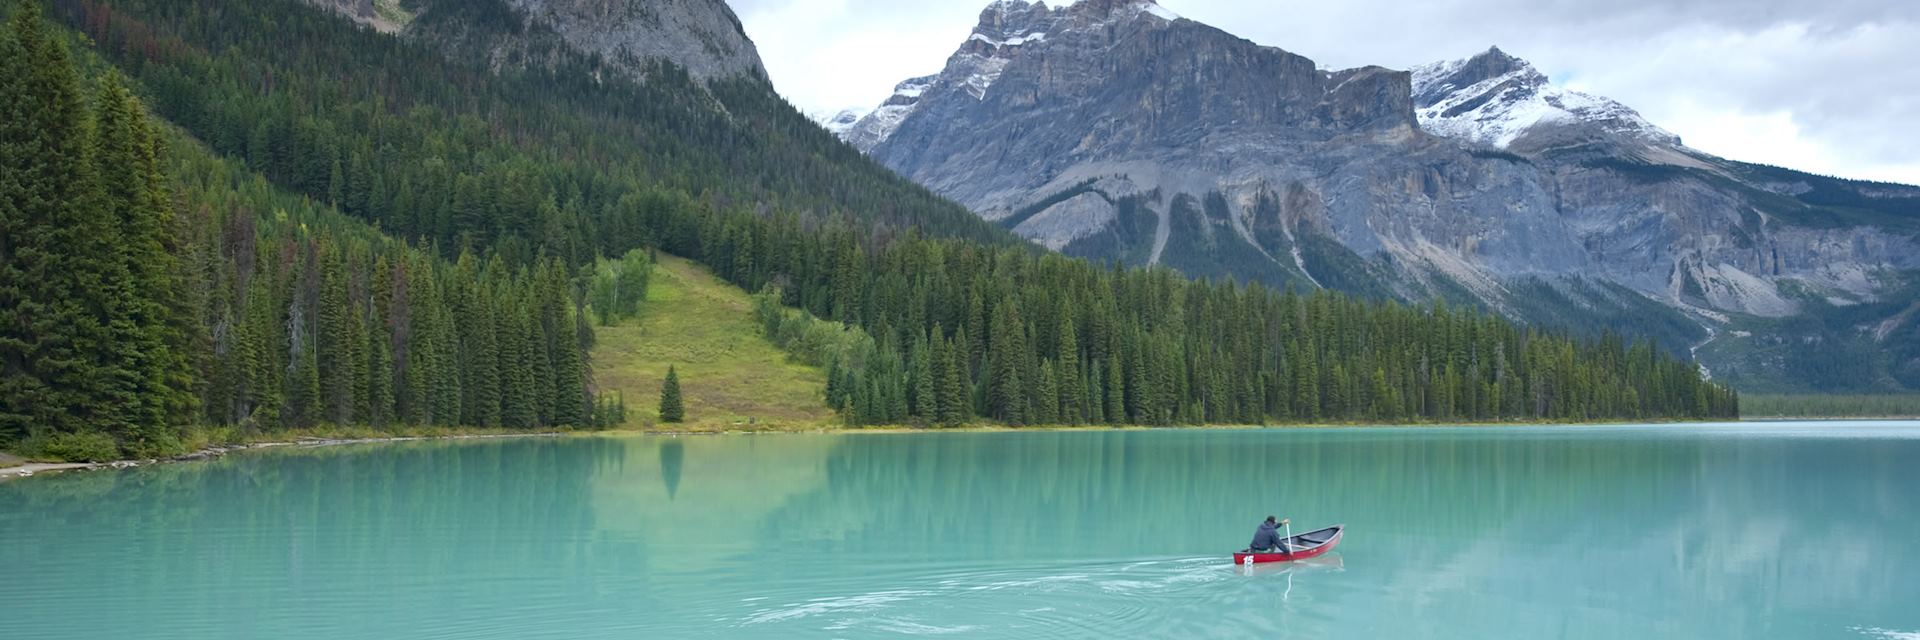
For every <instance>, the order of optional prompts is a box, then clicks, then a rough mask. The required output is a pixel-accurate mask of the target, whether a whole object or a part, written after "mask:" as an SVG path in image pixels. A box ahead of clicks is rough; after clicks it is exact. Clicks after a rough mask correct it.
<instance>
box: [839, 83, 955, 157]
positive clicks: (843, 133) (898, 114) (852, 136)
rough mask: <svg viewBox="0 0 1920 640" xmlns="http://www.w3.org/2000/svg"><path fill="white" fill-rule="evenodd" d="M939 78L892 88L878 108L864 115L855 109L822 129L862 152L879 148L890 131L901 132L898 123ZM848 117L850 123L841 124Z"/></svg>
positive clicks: (916, 106) (915, 107)
mask: <svg viewBox="0 0 1920 640" xmlns="http://www.w3.org/2000/svg"><path fill="white" fill-rule="evenodd" d="M938 78H939V76H921V77H918V78H909V79H907V80H906V81H905V82H901V83H900V84H897V85H894V87H893V95H891V96H888V97H887V100H886V102H882V103H880V106H879V107H876V108H874V109H873V110H871V111H865V112H862V111H860V110H857V109H848V110H846V111H842V112H840V115H837V116H834V118H833V120H831V121H829V122H827V123H826V125H825V126H826V127H827V130H828V131H831V132H833V134H834V135H836V136H840V139H841V140H845V141H847V143H848V144H851V145H853V146H854V147H855V148H858V149H859V150H861V151H866V150H868V149H872V148H873V146H874V145H877V144H880V141H882V140H886V139H887V137H888V136H891V135H893V131H894V130H895V129H899V128H900V123H902V122H905V121H906V120H907V116H910V115H913V112H914V110H916V109H918V108H919V107H920V97H921V96H923V95H926V93H927V90H928V89H930V88H932V87H933V86H934V85H935V84H936V83H937V82H938ZM849 117H851V118H853V120H852V122H845V123H842V122H841V121H842V120H843V119H845V118H849Z"/></svg>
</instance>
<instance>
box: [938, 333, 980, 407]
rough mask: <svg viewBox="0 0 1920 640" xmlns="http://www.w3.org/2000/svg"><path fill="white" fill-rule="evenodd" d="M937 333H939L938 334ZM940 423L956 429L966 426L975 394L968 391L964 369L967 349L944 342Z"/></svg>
mask: <svg viewBox="0 0 1920 640" xmlns="http://www.w3.org/2000/svg"><path fill="white" fill-rule="evenodd" d="M936 333H937V332H936ZM942 342H943V346H942V348H941V351H943V352H944V353H945V357H943V358H941V359H940V360H941V370H940V388H939V392H938V395H939V397H940V410H939V418H938V419H939V422H940V424H941V425H943V426H949V427H955V426H959V425H962V424H965V423H966V421H967V415H968V413H969V411H968V408H969V407H971V406H973V393H972V392H970V391H968V390H967V378H966V373H965V371H964V369H963V367H964V366H965V364H964V363H965V361H966V349H965V348H964V347H962V346H960V345H959V344H957V343H955V342H953V341H942Z"/></svg>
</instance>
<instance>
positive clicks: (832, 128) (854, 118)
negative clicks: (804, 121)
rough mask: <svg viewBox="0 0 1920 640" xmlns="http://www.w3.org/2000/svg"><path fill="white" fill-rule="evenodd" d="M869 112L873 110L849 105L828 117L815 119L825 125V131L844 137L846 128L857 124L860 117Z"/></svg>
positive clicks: (865, 115)
mask: <svg viewBox="0 0 1920 640" xmlns="http://www.w3.org/2000/svg"><path fill="white" fill-rule="evenodd" d="M869 113H873V110H871V109H867V108H865V107H851V108H847V109H841V110H840V112H839V113H836V114H833V116H832V117H830V118H825V119H821V118H817V117H816V118H815V120H819V121H820V126H822V127H826V129H827V131H829V132H831V133H833V135H836V136H842V137H844V136H845V135H846V133H847V130H849V129H852V128H853V126H854V125H856V124H859V123H860V119H861V118H864V117H867V114H869Z"/></svg>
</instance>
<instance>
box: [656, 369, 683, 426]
mask: <svg viewBox="0 0 1920 640" xmlns="http://www.w3.org/2000/svg"><path fill="white" fill-rule="evenodd" d="M686 419H687V409H686V407H685V406H682V404H681V401H680V373H679V372H678V371H676V370H675V369H674V367H673V365H667V379H666V381H665V382H662V383H661V384H660V421H661V422H670V423H674V422H683V421H685V420H686Z"/></svg>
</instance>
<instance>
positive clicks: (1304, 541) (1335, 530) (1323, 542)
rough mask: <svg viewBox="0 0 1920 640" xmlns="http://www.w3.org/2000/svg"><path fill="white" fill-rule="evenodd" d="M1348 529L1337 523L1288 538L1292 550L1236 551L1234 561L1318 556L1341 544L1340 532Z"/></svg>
mask: <svg viewBox="0 0 1920 640" xmlns="http://www.w3.org/2000/svg"><path fill="white" fill-rule="evenodd" d="M1346 530H1347V525H1344V524H1336V525H1333V526H1331V527H1327V528H1325V529H1321V530H1318V531H1308V532H1306V533H1302V534H1300V535H1297V536H1294V537H1291V538H1287V539H1286V546H1285V547H1284V548H1286V549H1291V550H1292V551H1290V552H1275V553H1249V552H1246V551H1236V552H1234V554H1233V563H1234V564H1256V563H1261V562H1292V561H1294V560H1305V559H1307V558H1312V557H1316V556H1319V555H1320V554H1323V553H1326V552H1328V551H1332V550H1333V546H1334V545H1337V544H1340V534H1342V533H1345V532H1346Z"/></svg>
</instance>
